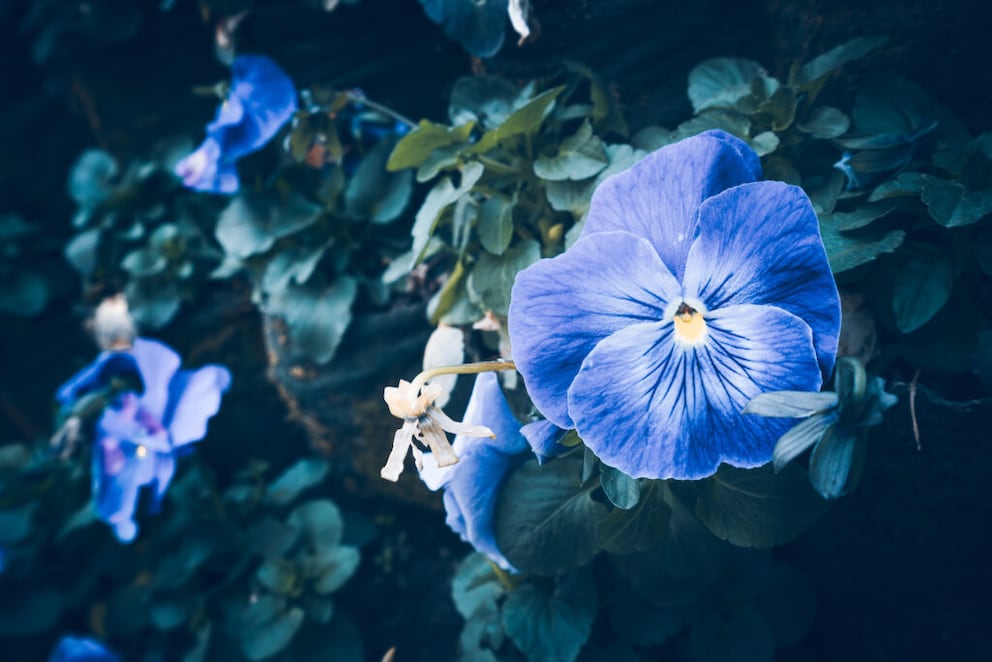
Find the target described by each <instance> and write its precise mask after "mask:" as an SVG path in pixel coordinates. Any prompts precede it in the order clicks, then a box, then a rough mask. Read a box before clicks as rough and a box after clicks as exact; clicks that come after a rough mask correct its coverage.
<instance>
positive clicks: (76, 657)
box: [48, 635, 120, 662]
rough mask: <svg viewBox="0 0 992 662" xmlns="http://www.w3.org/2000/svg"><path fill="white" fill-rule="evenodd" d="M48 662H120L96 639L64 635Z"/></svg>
mask: <svg viewBox="0 0 992 662" xmlns="http://www.w3.org/2000/svg"><path fill="white" fill-rule="evenodd" d="M48 662H120V658H119V657H117V656H116V655H114V654H113V653H111V652H110V651H109V650H107V648H106V647H105V646H104V645H103V644H101V643H100V642H99V641H97V640H96V639H93V638H90V637H73V636H69V635H66V636H64V637H62V638H61V639H60V640H59V643H58V645H57V646H56V647H55V650H53V651H52V654H51V656H50V657H49V658H48Z"/></svg>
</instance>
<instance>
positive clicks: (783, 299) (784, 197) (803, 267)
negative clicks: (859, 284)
mask: <svg viewBox="0 0 992 662" xmlns="http://www.w3.org/2000/svg"><path fill="white" fill-rule="evenodd" d="M699 228H700V230H699V238H698V239H697V240H696V241H695V242H694V243H693V245H692V248H691V250H690V251H689V258H688V263H687V266H686V273H685V282H684V284H685V289H686V293H687V294H689V295H690V296H695V297H697V298H698V299H700V300H701V301H702V302H703V303H705V304H706V306H707V307H708V308H709V309H710V310H713V309H715V308H721V307H724V306H732V305H735V304H743V303H748V304H759V305H771V306H778V307H779V308H782V309H784V310H786V311H788V312H790V313H792V314H793V315H796V316H798V317H799V318H801V319H802V320H803V321H805V322H806V323H807V324H808V325H809V326H810V328H811V329H812V332H813V343H814V345H815V346H816V355H817V360H818V361H819V362H820V368H821V370H822V372H823V376H824V379H826V378H828V377H829V376H830V372H831V371H832V370H833V363H834V357H835V355H836V354H837V340H838V337H839V335H840V295H839V294H838V292H837V285H836V283H835V282H834V278H833V274H832V273H831V271H830V264H829V263H828V262H827V254H826V251H825V250H824V248H823V241H822V240H821V239H820V226H819V223H818V221H817V218H816V212H814V211H813V206H812V204H810V201H809V198H808V197H806V194H805V193H804V192H803V191H802V189H800V188H798V187H796V186H789V185H788V184H783V183H781V182H757V183H754V184H744V185H742V186H738V187H736V188H733V189H730V190H728V191H725V192H723V193H721V194H720V195H717V196H715V197H713V198H710V199H709V200H707V201H706V202H705V203H703V205H702V206H701V207H700V209H699Z"/></svg>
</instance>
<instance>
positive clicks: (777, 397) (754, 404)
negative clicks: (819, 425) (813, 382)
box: [744, 391, 837, 418]
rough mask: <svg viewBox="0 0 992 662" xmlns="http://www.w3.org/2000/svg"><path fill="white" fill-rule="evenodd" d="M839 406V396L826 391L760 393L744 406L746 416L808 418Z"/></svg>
mask: <svg viewBox="0 0 992 662" xmlns="http://www.w3.org/2000/svg"><path fill="white" fill-rule="evenodd" d="M836 406H837V394H836V393H833V392H830V391H826V392H822V393H820V392H816V391H772V392H770V393H759V394H758V395H756V396H754V397H753V398H751V400H749V401H748V403H747V405H745V406H744V413H745V414H757V415H758V416H776V417H780V418H806V417H807V416H812V415H813V414H817V413H819V412H822V411H826V410H828V409H833V408H834V407H836Z"/></svg>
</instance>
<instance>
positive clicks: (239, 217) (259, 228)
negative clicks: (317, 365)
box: [214, 193, 322, 260]
mask: <svg viewBox="0 0 992 662" xmlns="http://www.w3.org/2000/svg"><path fill="white" fill-rule="evenodd" d="M321 211H322V209H321V207H320V205H317V204H315V203H312V202H310V201H309V200H307V199H305V198H304V197H303V196H301V195H299V194H297V193H291V194H290V195H288V196H287V197H286V199H285V200H284V201H283V202H282V204H279V203H278V202H277V201H276V200H274V199H272V198H269V197H266V196H254V195H252V196H249V195H240V196H238V197H236V198H234V199H233V200H232V201H231V202H230V204H228V205H227V207H225V208H224V211H222V212H221V213H220V217H219V218H218V220H217V228H216V229H215V231H214V232H215V235H216V237H217V241H218V242H220V245H221V246H223V248H224V251H225V252H226V253H228V254H230V255H233V256H234V257H236V258H239V259H242V260H243V259H245V258H248V257H251V256H252V255H258V254H260V253H264V252H266V251H267V250H269V249H270V248H272V246H273V244H275V242H276V241H277V240H279V239H282V238H283V237H288V236H289V235H291V234H295V233H297V232H299V231H300V230H303V229H305V228H308V227H310V226H311V225H313V224H314V223H316V222H317V219H318V218H320V214H321Z"/></svg>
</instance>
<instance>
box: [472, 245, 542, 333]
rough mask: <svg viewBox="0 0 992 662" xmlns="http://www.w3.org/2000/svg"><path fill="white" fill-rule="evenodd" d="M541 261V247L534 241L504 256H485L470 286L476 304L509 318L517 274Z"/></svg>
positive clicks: (474, 273)
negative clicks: (511, 296)
mask: <svg viewBox="0 0 992 662" xmlns="http://www.w3.org/2000/svg"><path fill="white" fill-rule="evenodd" d="M539 259H541V247H540V245H539V244H538V243H537V241H535V240H533V239H526V240H524V241H522V242H520V243H519V244H517V245H516V246H514V247H513V248H510V249H508V250H507V251H506V252H505V253H503V254H502V255H498V256H497V255H491V254H489V253H483V254H482V256H481V257H480V258H479V260H478V261H477V262H476V263H475V267H474V268H473V269H472V273H471V274H469V277H468V282H467V284H466V285H467V288H468V293H469V296H470V297H471V299H472V303H474V304H475V305H476V306H478V307H479V308H481V309H482V310H491V311H493V312H494V313H495V314H497V315H501V316H503V317H505V316H506V314H507V310H508V309H509V306H510V288H512V287H513V281H514V280H515V279H516V277H517V274H518V273H520V272H521V271H522V270H524V269H526V268H527V267H529V266H530V265H532V264H534V263H535V262H537V261H538V260H539Z"/></svg>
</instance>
